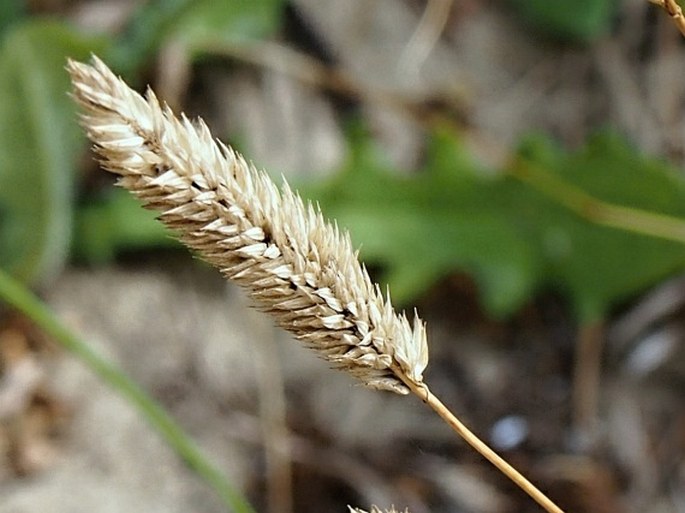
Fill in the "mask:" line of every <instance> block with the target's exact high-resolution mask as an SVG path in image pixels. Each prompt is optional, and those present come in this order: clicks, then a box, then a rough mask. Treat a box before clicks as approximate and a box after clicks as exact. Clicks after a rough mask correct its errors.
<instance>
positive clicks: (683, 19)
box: [649, 0, 685, 37]
mask: <svg viewBox="0 0 685 513" xmlns="http://www.w3.org/2000/svg"><path fill="white" fill-rule="evenodd" d="M649 2H650V3H652V4H654V5H658V6H659V7H661V8H662V9H663V10H664V11H666V12H667V13H668V15H669V16H670V17H671V19H672V20H673V23H675V26H676V27H678V30H680V33H681V34H682V35H683V36H684V37H685V15H683V10H682V9H681V8H680V6H679V5H678V3H677V2H676V1H675V0H649Z"/></svg>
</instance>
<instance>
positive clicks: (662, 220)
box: [509, 160, 685, 244]
mask: <svg viewBox="0 0 685 513" xmlns="http://www.w3.org/2000/svg"><path fill="white" fill-rule="evenodd" d="M509 173H510V174H511V175H512V176H513V177H515V178H517V179H518V180H521V181H522V182H525V183H527V184H528V185H530V186H531V187H533V188H534V189H537V190H538V191H539V192H541V193H542V194H544V195H545V196H547V197H549V198H551V199H553V200H554V201H556V202H557V203H559V204H560V205H562V206H564V207H566V208H568V209H569V210H571V211H573V212H575V213H576V214H577V215H578V216H580V217H582V218H584V219H587V220H588V221H590V222H592V223H595V224H599V225H604V226H609V227H611V228H617V229H619V230H625V231H628V232H633V233H640V234H642V235H648V236H651V237H658V238H662V239H667V240H671V241H674V242H679V243H681V244H685V221H683V220H682V219H679V218H677V217H673V216H669V215H665V214H657V213H654V212H647V211H644V210H639V209H636V208H629V207H623V206H621V205H614V204H612V203H608V202H606V201H602V200H600V199H597V198H595V197H594V196H592V195H590V194H588V193H587V192H585V191H584V190H582V189H581V188H579V187H576V186H575V185H573V184H570V183H568V182H565V181H564V180H562V179H561V178H559V177H557V176H555V175H553V174H552V173H549V172H547V171H543V170H541V169H538V168H537V167H535V166H534V165H532V164H530V163H528V162H523V161H520V160H519V161H517V162H515V163H514V164H513V165H512V166H511V167H510V169H509Z"/></svg>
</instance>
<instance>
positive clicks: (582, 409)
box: [573, 321, 604, 445]
mask: <svg viewBox="0 0 685 513" xmlns="http://www.w3.org/2000/svg"><path fill="white" fill-rule="evenodd" d="M603 349H604V326H603V323H602V322H601V321H597V322H594V323H584V324H582V325H581V326H580V329H579V331H578V338H577V340H576V354H575V358H576V361H575V363H574V375H573V424H574V426H575V429H576V432H577V433H578V434H579V435H580V436H581V440H582V441H583V442H584V443H586V444H590V445H593V444H594V443H595V441H596V435H597V424H598V422H597V410H598V404H599V388H600V377H601V373H602V352H603Z"/></svg>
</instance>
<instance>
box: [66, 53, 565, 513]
mask: <svg viewBox="0 0 685 513" xmlns="http://www.w3.org/2000/svg"><path fill="white" fill-rule="evenodd" d="M67 69H68V71H69V73H70V74H71V78H72V82H73V85H74V97H75V99H76V101H77V102H78V103H79V104H80V105H81V107H82V109H83V114H82V115H81V122H82V124H83V126H84V128H85V130H86V132H87V134H88V137H89V138H90V139H91V141H93V143H94V145H95V150H96V151H97V153H98V154H99V156H100V159H101V163H102V165H103V167H104V168H105V169H107V170H109V171H111V172H112V173H114V174H116V175H118V176H119V181H118V184H119V185H120V186H122V187H124V188H126V189H128V190H129V191H131V192H132V193H133V194H134V195H136V196H137V197H138V198H139V199H141V200H142V201H143V203H144V204H145V207H146V208H149V209H153V210H156V211H158V212H160V215H159V219H160V220H161V221H163V222H164V223H165V224H166V225H167V226H169V227H170V228H172V229H173V230H175V231H176V232H177V233H178V236H179V238H180V240H181V241H182V242H184V243H185V244H186V245H187V246H188V247H190V248H192V249H193V250H195V251H197V253H198V254H199V255H200V256H201V257H202V258H203V259H205V260H206V261H207V262H209V263H210V264H212V265H214V266H215V267H217V268H218V269H219V270H220V271H221V273H222V274H223V275H224V276H226V277H227V278H229V279H231V280H233V281H235V282H237V283H238V284H239V285H241V286H242V287H243V288H245V289H246V290H247V292H248V294H249V295H250V297H251V298H252V300H253V301H254V303H255V304H256V305H257V307H258V308H260V309H261V310H263V311H266V312H268V313H270V314H271V315H272V316H273V318H274V319H275V321H276V323H277V324H278V325H279V326H281V327H282V328H284V329H286V330H287V331H289V332H291V333H292V334H294V335H295V337H296V338H298V339H299V340H301V341H302V342H304V343H305V344H306V345H307V346H309V347H310V348H312V349H313V350H314V351H316V352H317V353H318V354H319V355H320V356H321V357H323V358H324V359H325V360H327V361H329V362H331V363H332V364H333V365H334V366H336V367H338V368H340V369H342V370H345V371H347V372H349V373H350V374H352V375H353V376H355V377H356V378H358V379H360V380H361V381H362V382H363V383H364V384H365V385H367V386H370V387H372V388H376V389H380V390H389V391H392V392H395V393H398V394H403V395H405V394H408V393H409V392H412V393H414V394H415V395H417V396H418V397H420V398H421V399H422V400H424V401H425V402H426V403H427V404H428V405H429V406H430V407H431V408H433V410H435V411H436V412H437V413H438V414H439V415H440V416H441V417H442V418H443V419H444V420H445V421H446V422H447V423H448V424H449V425H450V426H451V427H452V428H453V429H454V430H455V431H456V432H457V433H458V434H459V435H460V436H462V437H463V438H464V439H465V440H466V441H467V442H468V443H469V444H471V446H472V447H474V448H475V449H476V450H477V451H478V452H480V453H481V454H482V455H483V456H484V457H485V458H487V459H488V460H489V461H490V462H492V463H493V464H494V465H495V466H496V467H497V468H498V469H500V470H501V471H502V472H503V473H504V474H505V475H507V476H508V477H509V478H510V479H512V480H513V481H514V482H515V483H516V484H517V485H519V486H520V487H521V488H522V489H523V490H524V491H525V492H526V493H528V494H529V495H530V496H531V497H532V498H533V499H534V500H535V501H537V502H538V503H539V504H540V505H541V506H543V507H544V508H545V509H546V510H547V511H548V512H550V513H561V509H559V508H558V507H557V506H556V505H555V504H554V503H553V502H552V501H550V500H549V499H548V498H547V497H546V496H545V495H544V494H543V493H542V492H540V491H539V490H538V489H537V488H535V486H533V485H532V484H531V483H530V482H529V481H527V480H526V479H525V478H524V477H523V476H522V475H521V474H519V473H518V472H517V471H516V470H515V469H513V468H512V467H511V466H510V465H509V464H508V463H506V462H505V461H504V460H503V459H502V458H500V457H499V456H498V455H497V454H495V453H494V452H493V451H492V450H491V449H490V448H489V447H488V446H487V445H485V444H484V443H483V442H482V441H480V440H479V439H478V438H477V437H476V436H475V435H474V434H473V433H471V432H470V431H469V430H468V429H467V428H466V427H465V426H464V425H463V424H462V423H461V422H460V421H459V420H458V419H457V418H456V417H455V416H454V415H453V414H452V413H451V412H450V411H449V410H448V409H447V408H446V407H445V406H444V405H443V404H442V403H441V402H440V401H439V400H438V399H437V398H436V397H435V396H434V395H433V394H431V392H430V391H429V390H428V387H427V386H426V384H425V383H424V382H423V371H424V369H425V367H426V365H427V364H428V347H427V342H426V331H425V326H424V324H423V322H422V321H421V320H420V319H419V318H418V316H417V315H416V314H415V316H414V321H413V323H412V324H410V322H409V320H408V319H407V317H406V316H405V315H404V314H402V315H398V314H396V313H395V311H394V309H393V307H392V304H391V302H390V297H389V295H386V296H385V297H384V296H383V294H382V293H381V290H380V288H379V287H378V285H375V284H373V283H372V282H371V280H370V278H369V275H368V274H367V272H366V269H365V268H364V267H363V266H362V265H361V264H360V263H359V260H358V258H357V253H356V252H355V251H354V250H353V249H352V244H351V242H350V238H349V235H348V234H347V232H341V231H340V230H339V229H338V227H337V226H336V225H335V224H330V223H328V222H326V221H325V220H324V219H323V216H322V215H321V213H320V211H319V210H318V209H317V208H315V207H313V206H312V205H311V204H305V203H304V202H303V201H302V200H301V199H300V197H299V196H298V195H297V194H296V193H294V192H293V191H292V190H291V189H290V188H289V187H288V185H287V184H284V185H283V187H282V188H281V189H280V190H279V189H278V188H277V187H276V185H275V184H274V183H273V182H272V181H271V179H270V178H269V177H268V176H267V175H266V174H265V173H264V172H262V171H258V170H256V169H255V168H254V167H253V166H251V165H249V164H248V163H247V162H246V161H245V160H244V159H243V157H242V156H240V155H239V154H237V153H236V152H235V151H233V150H232V149H231V148H229V147H227V146H225V145H224V144H222V143H221V142H219V141H216V140H214V139H213V138H212V136H211V134H210V132H209V129H208V128H207V126H206V125H205V124H204V122H203V121H202V120H198V121H197V122H195V123H192V122H190V121H189V120H188V119H187V118H186V117H185V116H181V118H180V119H179V118H177V117H176V116H175V115H174V114H173V112H172V111H171V110H170V109H169V108H168V107H167V106H165V105H164V106H163V105H161V104H160V103H159V101H158V100H157V98H156V97H155V95H154V93H153V92H152V91H151V90H149V89H148V91H147V94H146V96H145V98H144V97H142V96H141V95H139V94H138V93H136V92H135V91H133V90H131V89H130V88H129V87H128V86H127V85H126V84H125V83H124V81H123V80H121V79H120V78H118V77H117V76H115V75H114V74H113V73H112V72H111V71H110V70H109V68H107V66H106V65H105V64H104V63H103V62H102V61H100V60H99V59H97V58H96V57H93V64H92V65H87V64H82V63H78V62H75V61H71V60H70V61H69V63H68V65H67Z"/></svg>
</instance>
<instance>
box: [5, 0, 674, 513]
mask: <svg viewBox="0 0 685 513" xmlns="http://www.w3.org/2000/svg"><path fill="white" fill-rule="evenodd" d="M91 53H94V54H97V55H98V56H99V57H100V58H102V59H103V60H104V61H105V62H106V63H107V64H108V65H109V66H110V67H111V68H112V69H113V70H114V71H115V72H116V73H118V74H121V75H122V76H123V77H124V78H125V79H126V80H127V81H128V82H129V84H131V85H132V86H133V87H135V88H137V89H138V90H141V91H142V90H144V88H145V87H146V86H147V85H149V86H150V87H152V88H153V89H154V90H155V91H156V93H157V95H158V96H159V97H160V98H162V99H163V100H164V101H166V102H167V103H168V104H169V105H170V106H172V108H174V109H176V110H177V111H183V112H185V113H186V114H188V115H189V116H193V117H195V116H202V117H203V118H204V119H205V120H206V121H207V123H208V124H209V125H210V127H211V128H212V130H213V133H214V135H216V136H217V137H219V138H221V139H222V140H224V141H226V142H229V143H230V144H232V145H233V146H235V147H236V148H238V149H239V150H240V151H241V152H243V153H244V154H245V155H246V156H247V157H248V158H249V159H250V160H252V161H253V162H254V163H255V165H257V167H260V168H265V169H266V170H268V172H269V173H270V174H271V175H272V176H273V177H274V179H275V180H277V181H278V180H280V177H281V176H285V177H287V179H288V181H289V182H290V183H291V184H292V185H293V186H294V187H296V188H298V189H299V190H300V191H301V193H302V195H303V196H305V197H307V198H309V199H311V200H313V201H316V202H318V203H319V204H320V206H321V208H322V210H323V211H324V213H325V215H326V216H328V217H331V218H335V219H337V221H338V224H339V225H340V226H343V227H346V228H348V229H349V230H350V232H351V235H352V239H353V241H354V243H355V245H356V246H358V247H359V248H360V255H361V258H362V259H363V260H364V261H365V263H366V264H367V265H368V266H369V269H370V271H371V273H372V275H373V277H374V279H376V280H377V281H379V282H380V283H382V284H389V286H390V290H391V293H392V296H393V299H394V302H395V303H396V305H397V306H398V307H399V308H400V309H406V310H407V311H411V310H412V309H413V308H414V307H416V308H418V310H419V312H420V314H421V315H422V317H424V318H425V319H426V320H427V321H428V332H429V344H430V351H431V361H430V363H429V366H428V369H427V371H426V381H427V383H429V385H430V386H431V389H432V390H433V391H434V393H436V395H438V396H439V397H441V398H442V399H443V401H444V402H445V403H447V404H448V406H450V407H451V408H452V409H453V411H454V412H455V413H456V414H457V415H459V416H460V417H461V418H462V419H463V420H464V421H465V422H466V424H468V425H469V426H470V427H472V428H473V429H474V431H475V432H476V433H478V434H480V435H481V436H482V437H483V438H484V440H486V441H487V442H488V443H489V444H491V445H492V446H493V447H494V448H495V449H496V450H497V451H498V452H500V453H501V454H502V455H503V456H504V457H506V458H507V459H508V460H509V461H510V462H511V463H512V464H513V465H514V466H516V467H517V468H518V469H519V470H521V471H522V472H523V473H524V474H526V475H527V476H528V477H529V478H531V480H532V481H534V482H535V483H536V484H538V485H539V486H540V488H542V489H543V490H545V491H547V492H548V493H549V495H550V497H551V498H552V499H553V500H555V501H556V502H557V503H558V504H559V505H560V506H561V507H562V508H564V509H566V510H567V511H568V512H575V513H581V512H598V513H604V512H619V513H622V512H625V513H637V512H650V513H651V512H655V513H683V512H685V464H684V463H683V461H684V458H683V456H684V454H685V401H683V397H684V396H685V394H684V392H685V345H684V340H685V276H684V275H683V270H684V269H685V238H683V235H682V234H683V233H685V230H684V229H683V226H684V224H683V223H685V175H684V173H683V167H682V166H683V161H684V159H685V152H684V150H683V149H684V147H685V146H684V144H685V116H683V113H684V112H685V83H684V82H683V76H685V41H683V37H682V36H681V35H680V33H679V32H678V30H677V29H676V27H675V26H674V25H673V24H672V23H671V20H670V19H669V17H668V16H667V15H666V14H665V13H664V12H663V11H662V10H661V9H659V8H658V7H656V6H654V5H651V4H649V3H648V2H646V1H644V0H573V1H572V0H555V1H553V2H549V1H546V0H499V1H497V0H490V1H480V2H477V1H474V0H431V1H428V2H422V1H418V0H344V1H334V0H318V1H314V0H290V1H286V0H249V1H248V0H223V1H209V0H196V1H189V0H169V1H152V2H136V1H132V0H130V1H129V0H122V1H87V0H84V1H63V0H33V1H24V2H22V1H20V0H3V1H2V2H0V266H1V267H2V268H3V269H4V270H6V271H9V272H11V273H12V274H13V275H14V276H15V277H17V278H19V279H20V280H21V281H22V282H23V283H24V284H26V285H27V286H29V287H31V288H32V289H33V290H34V291H36V292H38V293H39V294H40V295H41V297H43V298H44V299H45V300H46V301H47V302H48V304H49V305H50V306H51V308H52V309H53V310H54V311H55V312H56V313H57V315H59V317H60V318H61V319H62V320H63V321H64V322H65V323H66V324H67V325H68V326H69V327H70V328H71V329H73V330H74V331H75V332H77V333H79V334H80V335H81V336H82V337H84V338H85V339H86V340H87V341H88V342H89V344H90V345H92V347H94V348H95V349H96V350H97V351H98V352H100V353H101V354H103V355H105V356H106V357H107V358H108V359H109V360H111V361H112V362H115V363H116V364H118V365H120V366H121V367H123V368H124V369H125V370H126V371H127V372H128V373H130V375H131V376H133V377H134V379H135V380H137V381H138V382H139V383H140V384H141V385H142V386H143V387H144V388H145V389H146V390H147V391H149V392H150V393H151V394H152V395H153V396H154V397H155V398H156V399H158V400H159V401H160V402H161V403H162V404H163V405H164V406H165V407H166V408H167V409H168V410H169V412H170V413H171V414H172V415H173V416H174V418H176V419H178V421H179V422H180V423H181V424H182V425H183V427H184V428H185V429H186V430H187V431H189V432H190V433H191V434H192V436H193V437H194V439H195V440H196V441H197V442H198V443H199V444H200V445H201V446H202V447H203V449H204V450H205V452H206V453H207V454H209V455H210V457H211V459H212V461H213V462H215V463H216V464H217V465H218V466H220V467H221V468H222V469H223V470H224V471H225V472H226V473H227V474H228V475H229V476H230V478H231V480H232V481H233V482H234V483H235V484H236V486H238V487H240V488H241V489H242V490H244V491H245V493H246V494H247V496H248V497H249V498H250V500H251V501H252V502H253V504H254V505H255V506H256V508H257V509H258V511H260V512H264V513H291V512H298V513H305V512H313V511H339V512H344V511H346V509H345V508H346V505H347V504H350V505H353V506H358V507H363V508H365V509H368V508H369V507H370V505H371V504H377V505H379V506H381V507H383V508H386V507H390V506H391V505H392V504H394V505H395V506H397V507H398V508H400V509H403V508H405V507H409V508H410V510H411V511H412V512H413V513H428V512H432V513H439V512H464V513H514V512H529V511H530V512H533V511H540V510H539V508H538V506H536V505H535V504H534V503H533V502H532V501H531V500H530V499H528V498H527V497H526V496H525V495H523V494H522V493H521V492H520V491H518V490H517V489H515V488H514V487H513V485H512V484H511V483H509V482H508V481H507V480H506V479H505V478H504V477H502V476H501V475H499V474H498V473H497V472H496V471H495V470H494V469H493V468H491V467H490V466H489V464H487V463H486V462H484V461H483V460H482V459H481V458H480V457H479V456H478V455H476V454H475V453H474V452H473V451H472V450H471V449H469V448H468V447H467V446H466V445H465V444H464V443H463V442H462V441H461V440H459V439H458V438H457V437H456V436H455V435H454V434H453V433H452V432H451V431H450V430H449V428H448V427H447V426H445V425H444V424H442V423H441V421H440V420H439V419H438V418H437V417H435V416H434V415H433V414H432V413H431V412H430V411H429V410H428V409H426V408H425V407H424V406H423V405H422V404H421V403H420V401H418V400H417V399H415V398H409V397H397V396H394V395H391V394H387V393H386V394H384V393H378V392H374V391H369V390H366V389H363V388H361V387H360V386H358V384H357V383H356V382H354V381H353V380H352V379H351V378H349V377H348V376H346V375H344V374H342V373H338V372H334V371H331V370H329V369H328V368H327V365H326V364H325V363H324V362H322V361H320V360H318V359H317V358H316V357H315V356H314V355H312V354H310V352H308V351H306V350H305V349H303V348H302V347H300V345H299V344H298V343H296V342H294V341H292V340H290V339H289V337H288V336H287V335H286V334H284V333H282V332H280V331H278V330H275V329H274V328H272V326H271V322H270V320H269V319H268V318H266V317H265V316H262V315H260V314H259V313H257V312H254V311H253V310H251V309H250V308H249V305H248V304H247V301H246V300H245V299H244V298H243V296H242V295H241V293H240V291H239V290H237V289H236V288H234V287H233V286H232V285H230V284H226V283H225V282H224V281H223V280H222V279H221V278H220V276H219V275H218V273H217V272H215V271H213V270H211V269H210V268H208V267H207V266H206V265H204V264H203V263H202V262H200V261H198V260H197V259H194V258H193V257H192V255H190V254H189V253H188V252H187V251H186V250H184V249H183V248H181V247H180V246H179V245H178V244H177V243H176V242H175V241H174V240H173V238H172V237H171V236H170V235H169V234H168V233H166V232H165V231H164V229H163V228H162V227H161V226H160V225H158V224H157V223H156V222H155V221H154V215H153V214H150V213H149V212H145V211H143V210H142V209H141V208H140V207H139V205H138V204H137V202H136V201H135V200H133V199H132V198H130V197H129V196H128V195H127V194H125V193H123V191H120V190H117V189H115V188H114V187H113V183H114V180H113V178H112V177H111V176H109V175H108V174H106V173H104V172H102V171H101V170H99V169H98V166H97V163H96V162H95V161H94V159H93V155H92V153H91V152H90V151H89V149H88V144H87V142H86V141H85V139H84V137H83V136H82V134H81V131H80V129H79V127H78V123H77V117H76V113H75V109H74V106H73V105H72V102H71V99H70V98H69V96H68V94H67V93H68V91H69V90H70V86H69V82H68V77H67V75H66V72H65V71H64V65H65V61H66V58H67V57H71V58H75V59H79V60H85V59H88V57H89V55H90V54H91ZM36 511H51V512H57V513H61V512H64V513H67V512H68V513H74V512H98V513H99V512H123V511H127V512H128V511H146V512H155V511H159V512H162V511H163V512H179V513H180V512H188V511H197V512H208V513H212V512H220V511H222V506H221V504H220V502H219V501H218V499H217V498H216V497H215V496H214V494H213V492H212V491H211V490H210V489H209V488H208V487H207V486H206V485H205V484H204V483H202V482H200V481H199V480H198V478H197V477H195V476H194V475H193V474H192V473H191V472H190V471H189V470H188V469H187V468H186V467H185V466H184V465H183V464H182V463H181V462H180V461H179V460H178V458H177V457H176V456H175V455H174V453H172V451H171V450H170V449H169V448H168V447H167V446H165V445H164V444H163V443H162V442H161V441H160V439H159V438H158V436H157V435H156V434H155V433H154V432H153V431H152V430H151V429H150V428H149V426H148V425H147V424H146V423H145V422H144V421H143V420H142V419H141V418H140V416H139V415H138V414H137V413H136V412H135V411H134V410H133V408H132V407H131V406H130V405H129V404H127V403H126V402H125V401H124V400H123V399H121V398H120V397H119V396H118V395H117V394H116V393H115V392H113V391H112V390H110V389H109V388H107V387H106V386H105V385H104V384H102V383H100V382H99V381H98V379H97V378H95V377H94V376H93V375H92V374H91V373H90V372H89V371H88V370H87V369H86V368H85V367H83V365H82V364H81V363H80V362H78V361H76V360H75V359H73V358H72V357H71V356H70V355H69V354H67V353H65V352H63V350H61V349H59V348H58V346H57V345H56V344H55V343H54V342H53V341H51V340H49V339H48V338H47V337H45V336H44V335H42V334H41V332H40V331H39V330H37V329H36V328H35V327H34V326H32V325H31V323H29V322H28V321H27V320H26V319H25V318H24V317H22V316H21V315H20V314H18V313H17V312H14V311H12V310H11V309H9V308H7V307H6V306H5V305H4V304H3V303H1V302H0V513H10V512H11V513H20V512H21V513H23V512H36Z"/></svg>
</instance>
